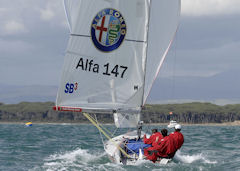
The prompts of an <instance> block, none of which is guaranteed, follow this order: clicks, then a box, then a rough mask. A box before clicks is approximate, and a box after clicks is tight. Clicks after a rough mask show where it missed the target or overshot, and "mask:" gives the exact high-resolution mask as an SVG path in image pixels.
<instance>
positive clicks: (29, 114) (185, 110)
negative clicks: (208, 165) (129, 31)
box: [0, 102, 240, 124]
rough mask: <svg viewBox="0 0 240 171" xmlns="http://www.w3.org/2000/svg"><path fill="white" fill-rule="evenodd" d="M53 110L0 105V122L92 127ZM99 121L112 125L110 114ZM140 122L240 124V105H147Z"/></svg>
mask: <svg viewBox="0 0 240 171" xmlns="http://www.w3.org/2000/svg"><path fill="white" fill-rule="evenodd" d="M53 106H54V103H53V102H21V103H18V104H4V103H0V122H27V121H32V122H50V123H63V122H64V123H89V122H88V120H87V119H86V118H85V117H84V116H83V115H82V114H81V113H76V112H60V111H54V110H52V107H53ZM170 113H172V114H171V115H170ZM97 118H98V121H100V122H102V123H113V115H111V114H98V115H97ZM141 119H142V120H143V121H144V122H145V123H168V122H169V121H170V120H176V121H178V122H181V123H191V124H199V123H222V122H234V121H237V120H240V104H229V105H224V106H219V105H215V104H211V103H199V102H193V103H183V104H147V105H145V107H144V108H143V110H142V118H141Z"/></svg>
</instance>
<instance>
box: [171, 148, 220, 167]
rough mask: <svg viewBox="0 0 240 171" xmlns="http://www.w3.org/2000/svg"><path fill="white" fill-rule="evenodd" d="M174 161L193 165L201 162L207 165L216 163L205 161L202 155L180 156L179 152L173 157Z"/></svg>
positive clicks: (205, 158)
mask: <svg viewBox="0 0 240 171" xmlns="http://www.w3.org/2000/svg"><path fill="white" fill-rule="evenodd" d="M174 159H175V160H177V161H179V162H182V163H193V162H196V161H202V162H203V163H209V164H215V163H217V161H210V160H209V159H207V157H206V156H205V155H204V154H203V153H200V154H194V155H183V154H181V151H177V153H176V154H175V156H174Z"/></svg>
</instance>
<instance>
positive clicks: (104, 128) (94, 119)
mask: <svg viewBox="0 0 240 171" xmlns="http://www.w3.org/2000/svg"><path fill="white" fill-rule="evenodd" d="M89 117H91V119H92V120H93V121H95V122H96V123H98V125H99V127H101V128H102V129H104V130H105V131H106V132H108V134H110V135H112V133H111V132H110V131H109V130H108V129H107V128H105V127H104V126H102V125H101V124H99V122H98V121H97V120H96V119H94V118H93V117H92V116H91V115H89Z"/></svg>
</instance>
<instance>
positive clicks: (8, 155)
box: [0, 124, 240, 171]
mask: <svg viewBox="0 0 240 171" xmlns="http://www.w3.org/2000/svg"><path fill="white" fill-rule="evenodd" d="M106 127H108V128H114V127H113V126H106ZM152 127H153V126H152ZM155 127H157V128H158V129H161V128H163V127H162V126H155ZM155 127H154V128H155ZM146 128H149V127H146ZM146 128H145V129H146ZM149 129H150V128H149ZM125 131H126V130H125ZM145 131H146V130H145ZM182 132H183V134H184V136H185V143H184V145H183V147H182V149H181V151H180V152H178V153H177V154H176V155H175V158H174V161H173V162H171V163H169V164H167V165H164V166H161V165H158V164H153V163H151V162H150V161H147V162H142V163H138V165H134V166H122V165H117V164H113V163H111V162H110V161H109V159H108V157H107V156H106V154H105V153H104V150H103V146H102V141H101V140H100V139H99V133H98V130H97V129H96V128H95V127H94V126H91V125H68V124H61V125H50V124H34V125H33V126H32V127H25V126H24V125H22V124H0V170H18V171H20V170H31V171H40V170H49V171H51V170H86V171H89V170H107V171H109V170H114V171H116V170H118V171H122V170H139V171H140V170H155V171H156V170H178V171H179V170H188V171H189V170H240V142H239V141H240V127H239V126H232V127H231V126H184V127H183V129H182Z"/></svg>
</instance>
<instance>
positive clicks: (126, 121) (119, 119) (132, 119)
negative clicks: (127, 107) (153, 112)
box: [113, 113, 140, 128]
mask: <svg viewBox="0 0 240 171" xmlns="http://www.w3.org/2000/svg"><path fill="white" fill-rule="evenodd" d="M113 117H114V123H115V125H116V127H117V128H136V126H137V125H138V122H139V121H140V113H134V114H129V113H114V115H113Z"/></svg>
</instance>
